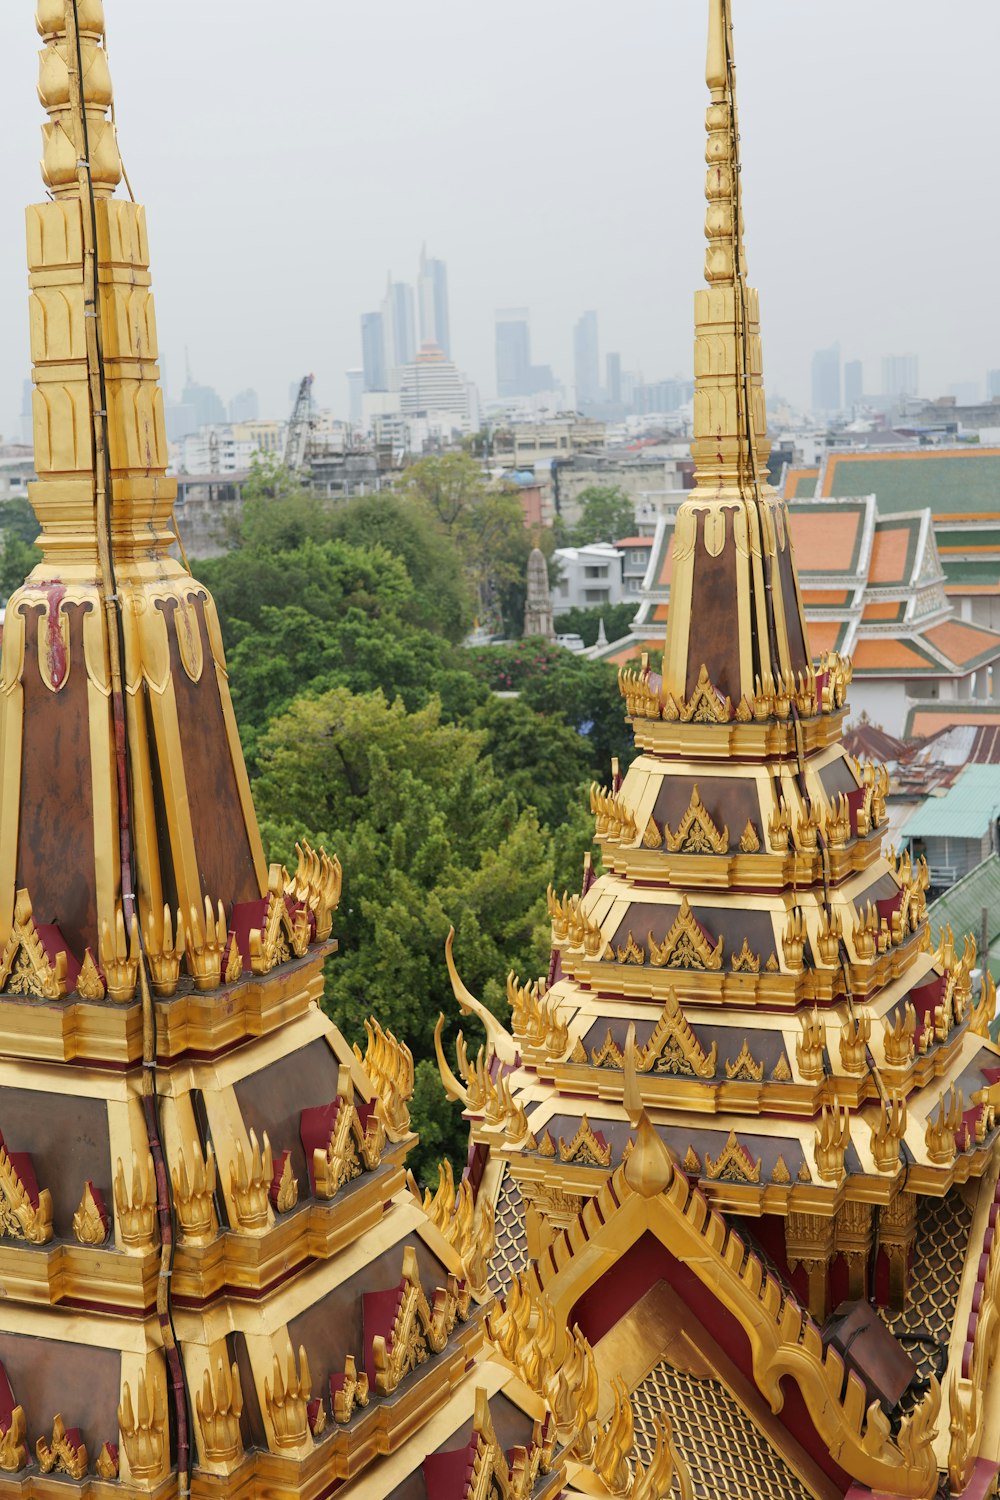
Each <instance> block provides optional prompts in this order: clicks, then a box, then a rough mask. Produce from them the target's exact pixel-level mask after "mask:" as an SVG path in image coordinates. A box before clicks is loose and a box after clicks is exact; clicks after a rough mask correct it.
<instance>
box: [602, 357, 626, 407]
mask: <svg viewBox="0 0 1000 1500" xmlns="http://www.w3.org/2000/svg"><path fill="white" fill-rule="evenodd" d="M605 368H606V369H607V386H608V400H609V401H611V402H612V403H613V404H614V405H615V406H618V405H620V404H621V399H622V357H621V355H620V354H609V355H608V357H607V359H606V360H605Z"/></svg>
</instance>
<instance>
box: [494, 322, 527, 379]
mask: <svg viewBox="0 0 1000 1500" xmlns="http://www.w3.org/2000/svg"><path fill="white" fill-rule="evenodd" d="M496 362H497V395H498V396H500V397H504V396H526V395H528V394H529V390H530V384H531V331H530V329H529V327H528V309H527V308H526V307H506V308H500V309H498V311H497V314H496Z"/></svg>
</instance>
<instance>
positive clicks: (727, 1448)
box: [438, 0, 1000, 1500]
mask: <svg viewBox="0 0 1000 1500" xmlns="http://www.w3.org/2000/svg"><path fill="white" fill-rule="evenodd" d="M710 17H711V20H710V37H709V56H708V83H709V89H710V91H711V104H710V106H709V111H708V116H707V134H708V145H707V160H708V164H709V171H708V178H707V184H706V193H707V197H708V200H709V208H708V217H707V224H706V234H707V238H708V241H709V248H708V253H707V260H706V279H707V281H708V290H707V291H704V292H701V293H699V294H698V296H697V299H696V344H695V370H696V379H697V383H696V392H695V428H696V431H695V440H694V453H695V456H696V459H697V474H696V486H695V489H694V490H693V492H692V493H691V494H690V496H689V497H688V499H687V500H686V501H685V503H684V504H683V505H682V506H681V508H680V510H679V512H678V515H677V521H676V527H675V528H674V533H673V538H672V545H671V546H663V547H662V549H661V557H662V564H663V569H664V581H666V578H667V576H669V585H670V594H671V599H670V611H669V619H668V621H667V632H666V648H665V651H664V656H663V661H664V669H663V674H662V676H661V675H658V674H654V673H652V672H650V671H649V670H648V668H646V667H645V666H644V667H643V669H642V670H640V671H623V672H622V674H621V689H622V695H623V697H624V699H625V704H626V710H627V713H628V717H629V720H630V722H631V725H632V728H633V732H634V736H635V742H636V747H637V749H638V752H639V753H638V756H637V758H636V759H635V760H634V761H633V763H632V765H631V766H630V768H629V770H628V772H627V774H626V775H625V776H624V777H622V776H620V775H619V774H618V772H617V769H615V770H614V771H613V774H612V778H611V781H610V782H609V784H608V785H607V786H606V787H596V786H595V787H594V788H593V789H592V793H591V809H592V812H593V814H594V818H595V828H596V839H597V842H598V844H599V846H600V849H601V861H602V873H601V874H600V875H599V876H597V877H596V878H595V876H594V872H593V871H592V869H591V868H590V864H589V861H588V863H587V866H586V869H585V876H584V881H583V885H582V889H581V891H580V893H579V894H577V895H572V896H570V895H562V896H560V895H558V894H556V893H554V892H551V891H550V893H549V905H550V911H551V914H552V937H553V942H552V958H551V963H550V967H549V972H548V974H547V976H545V977H543V978H541V979H539V980H537V981H533V980H532V981H523V980H522V979H520V978H518V977H517V976H513V975H512V976H511V977H510V979H509V981H508V998H509V1001H510V1006H511V1021H510V1028H509V1030H507V1029H504V1028H502V1027H501V1026H500V1024H499V1022H497V1021H496V1020H495V1018H494V1017H492V1016H491V1015H490V1013H489V1012H488V1011H486V1010H485V1009H484V1007H482V1006H481V1005H480V1004H479V1002H478V1001H477V1000H476V999H475V997H474V996H472V995H471V994H470V993H469V992H468V991H467V990H466V989H465V987H464V985H463V984H462V981H461V978H460V976H459V973H458V969H457V967H456V964H455V961H454V959H453V958H452V955H451V953H450V950H449V963H450V966H451V973H452V983H453V986H454V991H455V995H456V998H457V1000H458V1003H459V1005H460V1007H461V1009H462V1010H463V1011H465V1012H467V1013H474V1014H476V1015H477V1016H478V1017H479V1018H480V1020H481V1021H482V1022H483V1024H484V1026H485V1029H486V1033H487V1042H486V1045H485V1047H484V1048H483V1050H482V1051H481V1052H480V1053H478V1054H477V1056H476V1057H475V1058H473V1057H471V1056H470V1055H469V1053H468V1050H467V1048H466V1046H465V1043H464V1042H462V1043H460V1045H459V1047H458V1055H457V1062H456V1065H455V1066H453V1065H452V1064H451V1062H450V1061H449V1059H448V1058H446V1057H445V1054H444V1051H443V1047H442V1045H441V1041H440V1036H441V1032H440V1029H439V1043H438V1045H439V1064H440V1067H441V1072H442V1077H443V1079H444V1081H445V1086H446V1088H447V1089H448V1091H449V1093H450V1094H451V1095H452V1097H454V1098H456V1099H459V1100H460V1101H461V1102H462V1104H463V1106H464V1109H465V1113H466V1116H467V1118H468V1120H469V1124H470V1132H471V1141H472V1148H471V1154H470V1164H469V1171H468V1174H467V1178H466V1180H467V1181H468V1182H469V1183H470V1184H471V1185H472V1186H473V1187H475V1188H476V1189H477V1193H478V1198H479V1200H480V1201H483V1200H485V1201H488V1202H490V1203H492V1204H494V1205H495V1206H496V1213H497V1218H498V1222H502V1223H503V1224H504V1225H505V1235H504V1238H503V1240H502V1241H501V1240H499V1239H498V1247H497V1251H496V1253H495V1255H494V1257H493V1259H492V1277H493V1280H494V1284H496V1285H498V1286H500V1287H502V1288H505V1289H506V1297H505V1306H504V1308H503V1310H502V1311H501V1312H498V1313H492V1314H491V1315H490V1318H489V1321H488V1332H489V1335H490V1338H491V1339H492V1341H493V1343H494V1345H495V1347H496V1348H497V1349H498V1350H499V1351H500V1352H501V1353H502V1354H503V1355H504V1357H506V1358H507V1359H508V1360H509V1361H511V1362H512V1363H513V1364H514V1366H515V1367H516V1368H517V1369H518V1370H519V1372H520V1374H521V1378H522V1379H523V1380H524V1381H525V1383H527V1384H529V1385H532V1386H533V1388H535V1389H536V1390H537V1391H538V1392H539V1393H540V1394H541V1395H543V1396H544V1397H545V1399H546V1400H547V1401H548V1403H549V1405H550V1408H551V1409H552V1410H553V1411H554V1412H556V1411H558V1409H559V1405H560V1401H561V1400H563V1398H564V1385H568V1386H569V1387H570V1388H571V1394H572V1390H573V1388H574V1382H575V1381H576V1382H578V1383H579V1386H580V1394H579V1395H578V1400H579V1403H580V1405H581V1407H583V1408H584V1409H586V1396H585V1391H586V1389H587V1379H588V1376H587V1372H588V1371H589V1370H590V1368H591V1364H590V1363H588V1361H591V1362H592V1364H593V1367H594V1368H595V1369H596V1370H597V1372H598V1374H599V1375H600V1376H603V1381H602V1382H601V1384H600V1390H601V1402H602V1403H603V1404H602V1405H601V1411H602V1413H603V1414H604V1416H605V1418H606V1420H607V1423H608V1428H607V1431H608V1432H609V1433H614V1434H617V1441H618V1443H619V1448H618V1451H619V1453H620V1454H621V1453H626V1454H627V1453H628V1452H629V1451H630V1450H631V1448H632V1446H633V1444H634V1443H635V1433H636V1428H637V1424H639V1425H640V1426H641V1423H640V1421H639V1417H638V1415H637V1414H638V1413H639V1412H642V1413H643V1414H644V1417H643V1421H644V1422H645V1423H646V1424H647V1425H646V1427H645V1429H644V1430H645V1432H646V1434H647V1436H646V1439H645V1441H646V1442H647V1444H648V1442H649V1435H650V1434H652V1433H657V1432H658V1436H659V1438H660V1442H661V1447H662V1445H663V1444H667V1446H668V1448H669V1451H670V1454H671V1455H672V1456H673V1459H674V1461H675V1462H674V1468H675V1471H676V1472H677V1475H678V1478H679V1480H680V1483H681V1489H682V1492H686V1491H685V1490H684V1484H685V1483H687V1484H692V1483H694V1482H697V1483H698V1484H700V1485H701V1486H707V1488H708V1490H709V1491H711V1492H713V1493H727V1494H728V1493H734V1494H735V1493H737V1492H739V1493H741V1494H742V1493H767V1494H773V1495H784V1496H800V1495H807V1496H822V1497H824V1500H826V1497H831V1496H834V1495H844V1494H845V1493H848V1492H849V1493H850V1494H851V1496H852V1497H858V1496H860V1495H861V1494H862V1493H866V1494H867V1493H869V1492H875V1493H877V1494H878V1495H882V1496H888V1495H900V1496H903V1495H906V1496H913V1497H917V1496H921V1497H930V1496H931V1495H932V1494H934V1493H936V1492H937V1491H938V1487H939V1482H940V1478H941V1474H942V1471H945V1472H946V1473H947V1475H948V1478H949V1482H950V1484H951V1486H952V1493H954V1494H958V1493H959V1492H961V1491H962V1490H963V1489H964V1488H965V1486H966V1485H968V1484H969V1483H970V1482H971V1481H973V1480H974V1479H975V1478H976V1475H977V1474H978V1475H979V1477H980V1478H982V1477H984V1476H989V1475H992V1474H995V1473H996V1469H997V1465H996V1462H995V1457H996V1455H995V1454H994V1453H993V1449H994V1447H995V1446H996V1445H995V1441H994V1439H993V1437H992V1435H991V1434H992V1428H991V1427H990V1426H989V1425H988V1423H987V1419H986V1417H985V1415H984V1412H985V1406H984V1402H985V1400H986V1390H987V1382H988V1376H989V1370H990V1364H991V1360H992V1358H993V1329H994V1326H995V1324H994V1320H995V1317H996V1307H997V1301H996V1299H997V1295H998V1291H1000V1252H998V1251H997V1249H996V1246H995V1243H994V1238H993V1234H994V1231H993V1228H992V1220H993V1218H994V1217H995V1208H994V1196H995V1184H996V1180H997V1173H998V1169H1000V1150H998V1143H1000V1129H998V1122H997V1117H996V1105H997V1104H998V1103H1000V1089H998V1088H997V1087H996V1086H995V1082H994V1081H995V1080H1000V1050H998V1049H997V1048H996V1047H994V1046H993V1044H992V1043H991V1042H990V1040H989V1038H988V1035H987V1023H988V1021H989V1020H990V1018H991V1016H992V1014H993V1009H994V1000H995V993H994V991H993V988H992V985H991V984H990V983H987V985H986V987H985V989H984V990H983V992H982V994H981V995H980V996H978V997H977V996H976V995H975V994H974V991H973V978H972V971H973V967H974V964H975V945H974V943H973V942H972V941H971V939H967V940H966V941H965V942H964V945H963V944H961V943H960V944H958V946H957V947H956V943H955V940H954V938H953V936H952V934H951V933H950V932H948V931H946V932H945V933H944V934H943V935H942V936H941V938H940V940H939V941H938V942H936V943H935V941H934V940H933V939H932V937H931V933H930V927H929V922H928V918H927V910H926V890H927V886H928V874H927V870H926V868H925V867H924V866H923V865H922V864H913V863H911V862H910V860H909V859H908V858H906V857H904V858H903V859H897V858H896V856H895V855H894V854H893V853H892V851H885V850H883V834H884V830H885V828H886V826H887V817H886V806H885V798H886V792H887V789H888V776H887V774H886V772H885V769H884V767H878V766H872V765H868V766H867V767H865V768H864V769H862V767H861V766H859V765H858V764H857V763H856V762H853V761H852V760H851V759H850V758H849V757H848V756H847V755H846V753H845V751H844V749H843V746H842V743H841V734H842V728H843V721H844V718H845V712H846V695H847V693H848V690H849V686H850V682H851V675H852V669H851V664H850V662H849V660H847V659H846V658H844V657H843V656H842V655H839V654H837V653H835V652H833V651H831V652H828V653H826V654H825V655H824V656H823V658H822V660H821V661H820V662H819V663H818V665H816V666H815V667H814V665H813V663H812V660H811V658H810V653H809V649H808V644H807V634H806V629H805V625H804V623H803V598H804V594H805V590H804V588H800V583H799V578H798V575H797V571H796V567H795V562H794V557H793V553H792V548H791V545H790V541H789V534H790V521H789V514H788V509H787V507H786V504H785V502H784V501H783V500H781V499H780V498H779V497H778V496H777V495H775V494H774V492H773V491H772V490H771V489H770V488H769V486H768V485H767V483H766V454H767V445H766V440H765V437H764V400H763V390H762V387H761V375H760V371H761V363H760V340H759V331H758V312H757V299H756V294H755V293H753V292H751V291H750V290H749V289H748V288H747V286H746V276H745V258H744V251H743V241H742V218H741V212H740V201H739V182H740V177H739V159H738V141H739V129H738V121H737V115H736V102H735V92H734V65H733V54H732V32H731V23H730V18H729V4H728V0H711V4H710ZM902 521H903V524H902V526H901V527H900V526H897V525H896V524H895V523H892V524H890V525H889V526H888V527H886V528H885V530H884V531H883V532H881V533H880V532H879V531H878V529H877V521H876V519H875V517H874V512H873V508H871V507H869V506H868V505H867V504H864V503H863V504H861V505H860V506H858V507H857V508H856V510H855V512H854V515H853V517H852V516H850V515H849V516H848V518H847V521H846V523H845V524H847V526H848V530H849V534H848V536H847V537H846V538H845V537H843V535H842V534H841V532H840V531H839V529H838V530H836V531H835V532H834V533H833V534H832V535H831V536H830V537H829V538H828V542H829V545H830V546H831V547H833V548H834V549H840V551H841V552H842V553H843V557H842V558H841V560H840V561H839V562H838V563H837V565H836V566H837V567H838V568H840V569H842V570H843V572H844V574H845V576H846V575H850V576H849V577H848V578H847V582H846V584H845V587H848V588H850V587H852V586H853V579H854V577H856V574H852V573H851V569H852V568H856V567H857V554H858V546H859V540H858V539H859V536H861V534H862V532H863V530H864V527H865V526H866V525H867V528H868V530H867V537H868V541H867V545H868V547H869V550H870V552H875V553H877V569H878V570H879V571H878V576H879V577H880V579H881V581H882V584H883V586H884V588H885V589H886V591H889V592H891V591H900V590H902V589H904V588H906V587H907V586H908V585H909V584H910V583H911V582H912V581H913V576H914V574H913V570H914V568H917V569H918V571H919V568H920V564H919V562H918V558H919V556H920V549H921V547H923V548H924V556H925V557H926V556H927V555H928V554H927V548H928V541H927V528H926V526H925V525H924V523H923V522H921V521H919V520H916V521H914V520H913V518H909V517H906V518H902ZM852 522H853V525H852ZM661 541H662V537H661ZM930 555H931V556H932V557H933V552H932V550H931V553H930ZM839 576H840V575H838V579H839ZM922 582H923V578H922V577H919V578H918V579H917V583H922ZM933 582H934V580H933V579H931V580H930V583H931V584H933ZM914 586H916V585H914ZM862 613H863V611H862ZM895 624H896V625H897V626H898V622H895ZM456 957H457V959H458V960H459V962H460V960H461V955H460V954H459V955H456ZM915 1266H918V1267H920V1268H921V1269H922V1274H923V1275H924V1284H923V1286H922V1287H921V1288H917V1287H916V1286H915V1284H914V1279H913V1278H914V1267H915ZM918 1294H919V1298H918ZM841 1303H844V1304H845V1305H844V1306H842V1307H839V1306H838V1304H841ZM835 1308H837V1309H838V1316H839V1319H840V1323H841V1324H842V1325H843V1333H842V1335H839V1336H838V1335H837V1333H836V1331H835V1329H834V1328H833V1326H832V1325H830V1324H829V1323H828V1322H827V1320H828V1318H829V1316H830V1314H831V1313H832V1311H833V1309H835ZM875 1308H877V1309H879V1311H878V1312H877V1313H876V1312H874V1311H873V1309H875ZM931 1326H933V1328H934V1329H935V1330H936V1337H937V1338H938V1339H939V1340H940V1343H941V1349H940V1351H938V1353H937V1354H935V1353H934V1344H933V1341H932V1342H931V1343H930V1344H927V1343H926V1341H925V1334H926V1330H927V1329H928V1328H929V1327H931ZM570 1329H575V1332H574V1333H573V1334H572V1335H571V1334H570V1332H569V1330H570ZM838 1337H839V1344H838V1343H837V1342H836V1340H837V1338H838ZM872 1348H875V1349H877V1351H878V1354H877V1357H874V1356H869V1354H868V1353H867V1352H865V1351H867V1350H871V1349H872ZM928 1349H929V1350H930V1353H928ZM557 1367H558V1368H568V1369H569V1370H570V1371H571V1372H572V1378H571V1377H570V1376H566V1377H565V1379H564V1380H563V1381H560V1380H559V1379H557V1377H556V1374H555V1371H556V1368H557ZM942 1386H943V1387H944V1389H945V1390H946V1392H947V1395H946V1399H947V1401H948V1403H949V1406H948V1416H947V1417H946V1416H945V1415H944V1413H943V1412H942V1405H941V1403H942ZM692 1409H694V1410H696V1411H698V1413H699V1416H698V1419H697V1420H692ZM720 1413H724V1414H725V1418H724V1420H720ZM706 1434H708V1436H706ZM609 1441H610V1439H609ZM981 1450H983V1451H985V1453H986V1454H987V1458H988V1460H989V1462H988V1463H987V1466H986V1467H985V1469H980V1470H977V1469H976V1460H977V1456H978V1455H979V1454H980V1451H981ZM574 1451H576V1449H575V1447H574V1442H572V1441H571V1442H570V1443H569V1444H568V1446H567V1450H566V1452H567V1454H568V1455H569V1457H570V1458H572V1455H573V1453H574ZM685 1470H686V1471H687V1472H686V1474H685V1473H684V1471H685ZM570 1476H571V1477H572V1467H571V1468H570ZM735 1476H740V1478H739V1479H736V1478H735ZM734 1483H737V1484H739V1486H740V1488H739V1490H738V1491H737V1490H736V1489H734V1488H731V1486H732V1485H733V1484H734ZM615 1492H618V1491H615ZM973 1493H979V1491H975V1490H974V1489H970V1490H969V1494H970V1496H971V1495H972V1494H973Z"/></svg>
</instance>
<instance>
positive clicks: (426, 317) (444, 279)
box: [417, 245, 451, 358]
mask: <svg viewBox="0 0 1000 1500" xmlns="http://www.w3.org/2000/svg"><path fill="white" fill-rule="evenodd" d="M417 302H418V305H419V308H420V342H421V343H422V344H437V346H438V348H439V349H441V350H443V352H444V353H445V354H447V355H448V357H449V358H450V357H451V323H450V319H449V316H448V267H447V266H446V265H445V263H444V261H443V260H435V259H433V258H432V257H428V254H427V246H426V245H425V246H424V247H423V249H422V250H421V251H420V270H419V272H418V274H417Z"/></svg>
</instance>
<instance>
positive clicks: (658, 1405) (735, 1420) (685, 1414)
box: [632, 1362, 813, 1500]
mask: <svg viewBox="0 0 1000 1500" xmlns="http://www.w3.org/2000/svg"><path fill="white" fill-rule="evenodd" d="M632 1409H633V1411H634V1412H635V1447H636V1452H637V1453H638V1455H639V1457H640V1458H641V1459H642V1460H643V1462H644V1463H648V1462H649V1460H650V1459H651V1458H652V1456H653V1451H654V1448H655V1446H656V1433H657V1429H658V1428H659V1426H660V1421H661V1417H662V1414H663V1413H664V1412H666V1413H667V1415H668V1416H669V1417H670V1421H671V1424H672V1426H673V1432H674V1443H675V1445H676V1447H677V1451H678V1453H679V1454H680V1455H681V1457H682V1458H683V1459H684V1460H685V1461H686V1463H687V1465H688V1468H689V1469H690V1471H691V1480H692V1483H693V1485H694V1500H813V1494H812V1491H811V1490H810V1489H808V1488H807V1487H806V1485H805V1484H803V1482H802V1480H801V1479H799V1478H798V1476H797V1475H796V1474H794V1473H793V1472H792V1470H791V1469H790V1468H789V1467H788V1465H787V1464H786V1463H785V1461H784V1459H783V1458H782V1457H781V1455H780V1454H778V1453H776V1452H775V1450H774V1449H773V1448H772V1447H771V1445H770V1443H769V1442H768V1440H767V1438H766V1437H765V1436H764V1434H763V1433H762V1432H759V1431H758V1430H757V1428H756V1427H755V1426H754V1424H753V1422H752V1421H751V1420H750V1418H749V1417H748V1416H747V1414H746V1412H745V1411H744V1410H743V1408H742V1407H741V1406H740V1405H739V1403H738V1402H737V1401H736V1399H735V1398H734V1397H733V1396H732V1395H731V1394H730V1392H729V1391H728V1390H727V1389H726V1387H725V1386H724V1385H722V1384H720V1382H719V1381H717V1380H696V1379H695V1378H694V1377H693V1376H692V1375H686V1374H684V1372H683V1371H681V1370H675V1369H673V1368H672V1366H670V1365H668V1364H666V1363H665V1362H663V1363H661V1364H658V1365H657V1366H656V1367H655V1369H653V1370H651V1371H650V1373H649V1374H648V1375H647V1376H646V1379H645V1380H644V1381H643V1382H642V1384H641V1385H640V1386H638V1387H637V1389H636V1390H635V1391H634V1392H633V1395H632ZM679 1493H680V1492H679V1490H678V1488H677V1484H676V1481H675V1483H674V1488H673V1489H672V1490H671V1495H677V1494H679Z"/></svg>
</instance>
